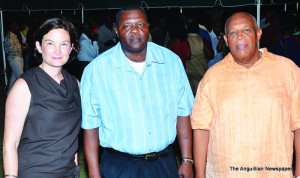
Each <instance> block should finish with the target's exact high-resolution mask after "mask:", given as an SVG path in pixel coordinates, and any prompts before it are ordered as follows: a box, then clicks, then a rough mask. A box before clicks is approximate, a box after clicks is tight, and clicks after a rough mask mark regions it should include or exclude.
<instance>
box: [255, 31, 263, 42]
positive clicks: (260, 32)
mask: <svg viewBox="0 0 300 178" xmlns="http://www.w3.org/2000/svg"><path fill="white" fill-rule="evenodd" d="M261 35H262V30H261V29H258V30H257V31H256V38H257V42H259V40H260V38H261Z"/></svg>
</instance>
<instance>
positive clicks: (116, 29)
mask: <svg viewBox="0 0 300 178" xmlns="http://www.w3.org/2000/svg"><path fill="white" fill-rule="evenodd" d="M114 29H115V32H116V34H117V37H118V38H119V31H118V28H117V27H115V28H114Z"/></svg>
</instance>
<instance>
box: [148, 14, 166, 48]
mask: <svg viewBox="0 0 300 178" xmlns="http://www.w3.org/2000/svg"><path fill="white" fill-rule="evenodd" d="M150 34H151V37H152V42H153V43H156V44H158V45H160V46H164V47H166V46H167V44H168V41H169V33H168V29H167V21H166V18H164V17H160V18H159V19H158V23H157V25H156V26H155V27H154V28H153V29H152V30H151V32H150Z"/></svg>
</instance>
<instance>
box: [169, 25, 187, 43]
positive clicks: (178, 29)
mask: <svg viewBox="0 0 300 178" xmlns="http://www.w3.org/2000/svg"><path fill="white" fill-rule="evenodd" d="M169 33H170V37H171V38H172V39H176V38H177V39H179V40H180V41H182V42H183V41H185V40H186V39H187V30H186V28H185V25H184V23H183V22H182V21H179V20H177V21H174V23H172V25H171V28H170V30H169Z"/></svg>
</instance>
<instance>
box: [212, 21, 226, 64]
mask: <svg viewBox="0 0 300 178" xmlns="http://www.w3.org/2000/svg"><path fill="white" fill-rule="evenodd" d="M221 32H222V23H221V22H220V21H216V22H214V24H213V27H212V31H211V32H210V37H211V42H212V48H213V50H214V53H215V56H214V58H213V59H211V60H210V61H208V68H210V67H211V66H213V65H214V64H216V63H218V62H219V61H221V60H222V59H223V57H222V51H223V48H221V49H219V50H218V45H219V42H220V43H222V33H221ZM220 45H222V44H220Z"/></svg>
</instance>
